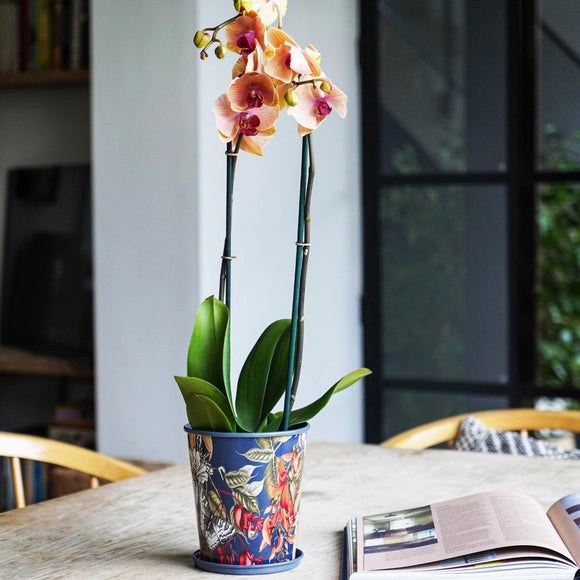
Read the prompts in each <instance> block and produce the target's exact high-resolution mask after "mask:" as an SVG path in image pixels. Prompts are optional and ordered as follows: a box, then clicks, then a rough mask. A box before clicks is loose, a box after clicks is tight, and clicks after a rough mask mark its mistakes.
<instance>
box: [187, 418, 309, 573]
mask: <svg viewBox="0 0 580 580" xmlns="http://www.w3.org/2000/svg"><path fill="white" fill-rule="evenodd" d="M307 429H308V426H307V425H306V426H304V427H303V428H302V429H296V430H294V431H290V432H281V433H275V434H259V436H257V435H258V434H251V435H250V434H241V435H244V436H242V437H237V436H236V435H240V434H223V433H210V432H203V431H196V430H193V429H190V428H188V427H186V431H187V432H188V440H189V453H190V465H191V472H192V478H193V487H194V494H195V502H196V510H197V520H198V521H197V523H198V531H199V537H200V552H201V558H202V559H203V560H205V561H208V562H217V563H220V564H230V565H232V564H233V565H259V564H273V563H280V562H287V561H289V560H292V559H293V558H294V557H295V553H296V545H295V542H296V532H297V526H298V513H299V506H300V495H301V492H300V484H301V479H302V468H303V462H304V449H305V443H306V431H307ZM247 435H250V436H247Z"/></svg>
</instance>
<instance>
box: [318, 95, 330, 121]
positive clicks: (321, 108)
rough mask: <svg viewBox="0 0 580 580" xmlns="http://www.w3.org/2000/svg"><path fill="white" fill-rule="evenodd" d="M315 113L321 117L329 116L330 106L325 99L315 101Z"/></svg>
mask: <svg viewBox="0 0 580 580" xmlns="http://www.w3.org/2000/svg"><path fill="white" fill-rule="evenodd" d="M316 111H317V112H318V114H319V115H321V116H322V117H328V115H330V113H331V112H332V106H331V105H330V103H329V102H328V100H327V99H325V98H322V99H317V100H316Z"/></svg>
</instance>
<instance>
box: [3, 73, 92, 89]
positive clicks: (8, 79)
mask: <svg viewBox="0 0 580 580" xmlns="http://www.w3.org/2000/svg"><path fill="white" fill-rule="evenodd" d="M89 81H90V72H89V70H88V69H82V70H75V71H68V70H48V71H39V72H12V73H4V74H0V89H5V88H16V87H47V86H52V85H59V86H66V85H88V84H89Z"/></svg>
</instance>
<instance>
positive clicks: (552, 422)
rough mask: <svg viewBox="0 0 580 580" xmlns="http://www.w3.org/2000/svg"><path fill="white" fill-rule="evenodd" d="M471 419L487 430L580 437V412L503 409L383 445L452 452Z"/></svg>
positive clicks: (450, 420)
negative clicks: (553, 432)
mask: <svg viewBox="0 0 580 580" xmlns="http://www.w3.org/2000/svg"><path fill="white" fill-rule="evenodd" d="M469 415H472V416H474V417H477V418H478V419H480V420H481V421H482V422H483V424H484V425H485V426H486V427H487V428H490V429H501V430H503V431H519V432H520V433H521V434H522V435H526V434H527V432H528V431H536V430H539V429H555V430H558V429H562V430H565V431H572V432H574V433H580V411H540V410H538V409H499V410H495V411H480V412H476V413H465V414H462V415H455V416H453V417H446V418H445V419H439V420H438V421H433V422H431V423H426V424H424V425H420V426H418V427H415V428H413V429H409V430H408V431H404V432H402V433H399V434H398V435H395V436H393V437H391V438H389V439H386V440H385V441H383V442H382V443H381V445H383V446H385V447H398V448H402V449H427V448H428V447H434V446H436V445H440V444H442V443H447V444H448V447H450V448H452V447H453V442H454V440H455V439H456V438H457V436H458V435H459V426H460V424H461V421H462V420H463V419H464V418H465V417H467V416H469Z"/></svg>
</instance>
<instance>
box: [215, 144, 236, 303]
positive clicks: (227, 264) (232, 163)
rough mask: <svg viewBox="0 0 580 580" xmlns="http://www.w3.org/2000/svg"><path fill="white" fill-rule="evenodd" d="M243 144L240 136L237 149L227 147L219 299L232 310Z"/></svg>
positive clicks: (230, 145) (229, 145)
mask: <svg viewBox="0 0 580 580" xmlns="http://www.w3.org/2000/svg"><path fill="white" fill-rule="evenodd" d="M241 144H242V136H241V135H240V137H239V139H238V141H237V143H236V146H235V148H232V142H231V141H230V142H229V143H228V144H227V147H226V239H225V241H224V251H223V254H222V266H221V270H220V285H219V299H220V301H221V302H224V304H225V305H226V306H227V307H228V309H230V308H231V304H230V303H231V291H232V282H231V279H232V260H233V259H234V256H232V211H233V202H234V177H235V173H236V161H237V159H238V152H239V150H240V145H241Z"/></svg>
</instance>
